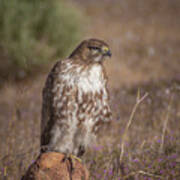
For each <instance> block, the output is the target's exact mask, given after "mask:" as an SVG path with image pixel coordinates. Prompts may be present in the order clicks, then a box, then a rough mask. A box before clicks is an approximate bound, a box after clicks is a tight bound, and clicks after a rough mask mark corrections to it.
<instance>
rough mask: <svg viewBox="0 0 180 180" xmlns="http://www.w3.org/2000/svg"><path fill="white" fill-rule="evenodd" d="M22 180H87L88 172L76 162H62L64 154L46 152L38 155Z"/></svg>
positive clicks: (74, 160)
mask: <svg viewBox="0 0 180 180" xmlns="http://www.w3.org/2000/svg"><path fill="white" fill-rule="evenodd" d="M22 180H89V172H88V170H87V169H86V167H85V166H84V165H83V164H82V163H80V162H79V161H78V160H76V159H73V167H72V162H71V161H70V160H68V159H66V160H64V154H61V153H57V152H48V153H43V154H41V155H39V157H38V158H37V160H36V161H35V162H34V163H33V164H32V165H31V166H30V167H29V169H28V170H27V172H26V174H25V175H24V176H23V177H22Z"/></svg>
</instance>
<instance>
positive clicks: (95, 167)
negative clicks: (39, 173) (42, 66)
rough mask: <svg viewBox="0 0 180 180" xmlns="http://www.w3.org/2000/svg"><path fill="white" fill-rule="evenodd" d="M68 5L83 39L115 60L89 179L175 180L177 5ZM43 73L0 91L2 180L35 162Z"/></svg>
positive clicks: (179, 135) (167, 0) (179, 148)
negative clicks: (96, 42) (107, 111)
mask: <svg viewBox="0 0 180 180" xmlns="http://www.w3.org/2000/svg"><path fill="white" fill-rule="evenodd" d="M73 3H74V4H75V5H76V6H78V7H79V9H80V10H81V11H82V12H83V13H84V14H85V15H86V21H85V22H84V24H83V26H84V27H85V29H86V32H85V37H84V38H90V37H93V38H99V39H104V40H105V41H107V42H108V43H109V45H110V47H111V49H112V54H113V56H112V59H111V60H108V61H107V62H106V64H105V66H106V70H107V73H108V77H109V83H108V86H109V89H110V99H111V107H112V112H113V115H114V120H113V122H112V125H111V127H109V129H106V131H105V132H103V133H102V134H101V137H100V138H99V142H98V145H92V147H90V148H89V150H88V152H87V153H86V155H85V157H84V158H83V161H84V162H85V163H86V164H87V166H88V168H89V170H90V174H91V179H93V180H97V179H104V180H111V179H112V180H122V179H123V180H124V179H128V180H139V179H140V180H141V179H142V180H151V179H152V180H156V179H157V180H158V179H163V180H166V179H167V180H178V179H180V51H179V48H180V33H179V32H180V20H179V19H180V1H178V0H148V1H144V0H137V1H134V0H120V1H118V0H99V1H95V0H91V1H90V0H86V1H85V0H74V1H73ZM84 38H83V39H84ZM50 68H51V66H49V69H50ZM49 69H48V70H47V72H48V71H49ZM47 72H46V73H42V74H40V75H39V76H36V77H32V78H30V79H29V80H26V81H24V82H18V83H17V82H7V83H5V84H4V86H3V87H2V88H1V89H0V137H1V141H0V177H2V179H3V178H4V179H8V180H16V179H20V177H21V175H22V174H23V173H24V172H25V170H26V169H27V167H28V166H29V165H30V163H32V162H33V160H34V159H35V157H36V156H37V154H38V149H39V137H40V114H41V92H42V87H43V84H44V82H45V78H46V76H47ZM146 93H148V96H147V97H146V98H145V99H144V100H143V101H142V102H141V103H140V104H137V103H138V102H139V100H138V97H139V98H140V97H142V96H143V95H144V94H146ZM135 104H136V105H137V110H136V111H135V113H134V114H132V112H133V109H134V108H136V106H135ZM131 115H132V116H131ZM128 122H129V126H128ZM5 177H6V178H5ZM0 179H1V178H0ZM4 179H3V180H4Z"/></svg>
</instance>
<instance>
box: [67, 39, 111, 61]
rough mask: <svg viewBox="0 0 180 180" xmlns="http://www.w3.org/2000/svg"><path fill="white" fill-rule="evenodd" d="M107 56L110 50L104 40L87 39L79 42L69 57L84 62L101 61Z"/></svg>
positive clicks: (109, 54)
mask: <svg viewBox="0 0 180 180" xmlns="http://www.w3.org/2000/svg"><path fill="white" fill-rule="evenodd" d="M107 56H109V57H110V56H111V51H110V49H109V46H108V45H107V44H106V43H105V42H104V41H102V40H98V39H88V40H84V41H83V42H81V43H80V45H79V46H78V47H77V48H76V49H75V50H74V51H73V52H72V54H71V55H70V58H78V59H79V60H82V61H85V62H89V63H91V62H92V63H93V62H94V63H97V62H102V61H103V60H104V59H105V57H107Z"/></svg>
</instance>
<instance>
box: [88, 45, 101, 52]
mask: <svg viewBox="0 0 180 180" xmlns="http://www.w3.org/2000/svg"><path fill="white" fill-rule="evenodd" d="M89 49H90V50H96V51H100V50H101V49H100V48H98V47H95V46H89Z"/></svg>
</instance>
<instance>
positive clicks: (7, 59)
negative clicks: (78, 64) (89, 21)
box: [0, 0, 81, 76]
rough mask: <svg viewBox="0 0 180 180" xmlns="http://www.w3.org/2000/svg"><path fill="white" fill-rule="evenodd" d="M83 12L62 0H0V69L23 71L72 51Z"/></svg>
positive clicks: (6, 72)
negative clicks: (80, 12)
mask: <svg viewBox="0 0 180 180" xmlns="http://www.w3.org/2000/svg"><path fill="white" fill-rule="evenodd" d="M80 19H81V18H80V14H79V13H78V11H77V9H75V8H73V7H72V6H70V4H67V3H65V2H64V1H62V0H51V1H49V0H12V1H11V0H0V62H1V65H0V72H1V74H2V73H3V72H4V75H5V76H6V75H7V74H9V73H13V74H14V73H15V74H16V75H22V72H23V73H24V74H26V73H28V72H31V71H32V70H33V69H34V68H37V67H38V68H39V66H42V65H43V64H47V62H48V61H50V60H51V61H52V60H53V59H56V58H57V57H63V56H65V55H67V54H68V53H69V51H70V50H71V48H72V47H73V46H74V45H75V43H76V42H77V40H78V39H79V37H80V33H81V32H80V28H79V25H80Z"/></svg>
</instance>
